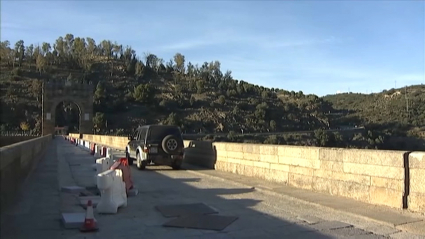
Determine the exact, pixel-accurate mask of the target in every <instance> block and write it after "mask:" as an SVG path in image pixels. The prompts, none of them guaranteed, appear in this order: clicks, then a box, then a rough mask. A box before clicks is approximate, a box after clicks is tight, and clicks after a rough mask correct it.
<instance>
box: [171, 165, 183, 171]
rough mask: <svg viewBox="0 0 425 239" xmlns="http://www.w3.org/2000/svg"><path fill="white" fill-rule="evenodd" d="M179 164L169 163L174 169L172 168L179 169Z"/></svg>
mask: <svg viewBox="0 0 425 239" xmlns="http://www.w3.org/2000/svg"><path fill="white" fill-rule="evenodd" d="M181 166H182V165H181V164H177V163H173V164H172V165H171V167H172V168H173V169H174V170H179V169H180V168H181Z"/></svg>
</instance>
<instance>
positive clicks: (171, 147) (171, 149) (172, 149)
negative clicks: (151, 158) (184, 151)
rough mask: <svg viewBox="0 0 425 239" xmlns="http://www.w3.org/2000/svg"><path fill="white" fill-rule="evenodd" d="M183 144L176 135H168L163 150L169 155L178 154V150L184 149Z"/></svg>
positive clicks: (164, 140)
mask: <svg viewBox="0 0 425 239" xmlns="http://www.w3.org/2000/svg"><path fill="white" fill-rule="evenodd" d="M182 143H183V142H181V140H179V139H177V137H175V136H174V135H167V136H165V138H164V139H163V140H162V149H163V150H164V152H166V153H167V154H176V153H177V152H178V150H179V149H180V148H181V147H183V145H182Z"/></svg>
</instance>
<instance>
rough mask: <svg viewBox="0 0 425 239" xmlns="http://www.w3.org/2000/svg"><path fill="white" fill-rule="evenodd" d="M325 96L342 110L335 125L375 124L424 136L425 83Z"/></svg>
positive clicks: (336, 109) (333, 105)
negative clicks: (373, 91) (377, 90)
mask: <svg viewBox="0 0 425 239" xmlns="http://www.w3.org/2000/svg"><path fill="white" fill-rule="evenodd" d="M323 99H324V100H325V101H328V102H330V103H331V104H332V107H333V108H334V109H335V112H336V113H338V112H339V113H341V114H339V115H338V116H337V117H336V120H334V121H333V122H334V123H336V124H339V125H344V124H356V125H374V126H375V128H381V129H399V130H400V131H409V132H411V133H414V134H418V135H422V136H424V137H425V135H423V134H424V132H425V85H413V86H407V87H404V88H399V89H391V90H384V91H382V92H380V93H374V94H354V93H344V94H336V95H328V96H325V97H323Z"/></svg>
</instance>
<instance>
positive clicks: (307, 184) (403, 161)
mask: <svg viewBox="0 0 425 239" xmlns="http://www.w3.org/2000/svg"><path fill="white" fill-rule="evenodd" d="M69 136H70V137H73V138H76V139H80V140H84V141H86V142H90V143H92V144H93V143H95V144H97V145H102V146H107V147H110V148H112V149H113V150H114V151H115V152H116V153H117V154H119V153H122V151H123V150H124V149H125V146H126V144H127V142H128V140H127V137H117V136H104V135H90V134H81V135H80V134H75V135H73V134H70V135H69ZM185 147H186V148H185V158H184V163H185V164H184V169H183V170H179V171H174V170H167V169H166V168H163V167H159V168H158V170H155V169H154V168H153V169H152V170H147V171H136V170H134V171H133V169H132V175H133V178H134V181H135V184H136V186H137V187H138V188H139V191H140V195H139V196H137V197H138V198H129V203H128V205H129V206H128V208H129V209H128V210H127V211H126V210H122V211H121V212H119V213H118V214H117V215H116V216H112V218H114V217H116V218H119V220H117V219H114V220H112V219H111V217H103V216H102V215H96V218H97V220H98V221H99V225H100V227H101V230H100V231H99V232H98V233H97V234H90V235H94V236H87V237H86V238H120V237H126V238H140V237H141V236H143V235H148V236H147V237H148V238H170V237H176V238H201V237H202V238H203V237H207V238H247V236H252V237H255V238H257V237H265V238H277V237H279V236H281V235H287V236H289V237H290V238H425V216H424V215H425V152H405V151H386V150H358V149H339V148H320V147H302V146H300V147H298V146H286V145H264V144H262V145H257V144H240V143H221V142H220V143H219V142H208V141H185ZM120 151H121V152H120ZM93 162H94V159H93V156H91V155H89V154H88V153H87V152H83V151H82V150H81V149H80V148H79V147H76V146H75V145H72V144H70V143H69V141H66V140H64V139H63V137H61V136H56V137H53V136H52V135H47V136H43V137H38V138H34V139H29V140H27V141H23V142H19V143H15V144H11V145H8V146H5V147H2V148H1V149H0V172H1V212H2V228H1V233H2V234H1V238H81V234H80V232H79V231H71V232H70V231H69V230H65V229H63V228H62V227H60V226H58V225H59V223H58V222H59V219H60V215H59V212H64V211H70V210H71V209H70V208H73V206H75V205H74V204H73V203H72V202H71V199H70V198H68V196H69V195H67V194H63V193H61V192H60V190H59V188H60V187H61V186H64V185H68V186H70V184H72V183H75V184H77V185H78V186H83V184H85V181H84V180H82V179H79V178H90V180H91V179H92V178H93V175H92V172H91V174H90V176H84V175H83V174H85V173H87V172H88V170H87V169H84V168H83V166H84V165H85V166H88V165H90V164H93ZM85 166H84V167H85ZM64 177H65V178H64ZM92 181H93V180H91V182H92ZM84 186H87V185H84ZM241 188H242V189H243V190H242V189H241ZM241 190H242V191H244V193H243V192H241ZM167 200H171V201H181V202H183V201H184V202H192V201H194V200H198V201H202V202H205V203H208V204H209V205H214V208H216V209H218V211H220V214H222V212H223V213H224V214H226V213H232V214H234V215H237V216H238V217H239V219H238V220H237V221H236V222H235V223H234V225H233V224H232V225H231V226H229V228H227V229H225V230H224V231H221V232H217V233H215V232H214V233H213V232H209V231H203V230H190V229H182V230H180V231H179V230H172V229H163V228H162V227H159V226H160V225H161V222H162V221H161V220H163V219H160V218H158V216H155V215H156V214H155V212H154V210H153V209H152V208H153V207H154V206H155V205H154V204H155V203H157V202H158V203H160V202H161V203H165V202H167ZM247 201H249V202H250V203H247ZM143 202H145V203H143ZM75 204H76V203H75ZM151 204H152V205H151ZM248 204H249V205H248ZM136 212H137V213H136ZM139 217H140V218H139ZM247 218H250V220H248V219H247ZM40 220H41V221H43V220H44V222H43V224H41V223H38V224H37V221H40ZM136 222H137V223H136ZM266 222H267V223H266ZM138 223H139V224H138ZM124 224H125V225H124ZM138 225H139V226H138ZM139 227H140V228H139ZM254 228H257V229H255V230H253V229H254ZM259 228H261V229H259ZM125 231H128V232H125ZM130 231H132V232H130ZM126 233H127V234H126ZM37 235H39V236H37Z"/></svg>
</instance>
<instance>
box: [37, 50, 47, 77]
mask: <svg viewBox="0 0 425 239" xmlns="http://www.w3.org/2000/svg"><path fill="white" fill-rule="evenodd" d="M35 64H36V67H37V70H38V72H39V73H40V75H41V73H43V71H44V69H45V67H46V59H45V58H44V56H43V55H41V54H38V56H37V60H36V62H35Z"/></svg>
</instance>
